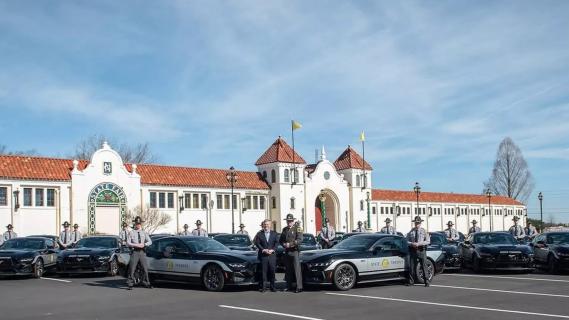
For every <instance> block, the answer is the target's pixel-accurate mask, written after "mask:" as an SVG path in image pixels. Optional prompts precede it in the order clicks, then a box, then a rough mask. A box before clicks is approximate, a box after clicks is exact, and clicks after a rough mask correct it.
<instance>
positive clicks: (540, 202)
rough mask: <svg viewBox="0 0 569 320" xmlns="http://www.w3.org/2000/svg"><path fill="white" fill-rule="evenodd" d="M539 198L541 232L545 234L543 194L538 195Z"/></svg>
mask: <svg viewBox="0 0 569 320" xmlns="http://www.w3.org/2000/svg"><path fill="white" fill-rule="evenodd" d="M537 198H538V199H539V216H540V217H539V224H540V226H539V227H540V229H541V230H540V232H543V231H542V230H543V194H542V193H541V192H540V193H539V194H538V195H537Z"/></svg>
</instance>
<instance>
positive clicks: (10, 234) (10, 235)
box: [8, 231, 12, 240]
mask: <svg viewBox="0 0 569 320" xmlns="http://www.w3.org/2000/svg"><path fill="white" fill-rule="evenodd" d="M10 239H12V231H8V240H10Z"/></svg>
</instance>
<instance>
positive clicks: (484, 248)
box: [476, 244, 531, 254]
mask: <svg viewBox="0 0 569 320" xmlns="http://www.w3.org/2000/svg"><path fill="white" fill-rule="evenodd" d="M476 248H477V249H478V251H479V252H480V253H491V254H498V253H500V252H503V251H508V252H512V251H514V252H516V251H519V252H521V253H530V252H531V249H530V247H529V246H526V245H508V244H487V245H476Z"/></svg>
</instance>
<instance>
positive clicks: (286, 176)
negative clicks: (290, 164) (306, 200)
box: [284, 169, 290, 183]
mask: <svg viewBox="0 0 569 320" xmlns="http://www.w3.org/2000/svg"><path fill="white" fill-rule="evenodd" d="M284 182H285V183H288V182H290V174H289V171H288V169H285V170H284Z"/></svg>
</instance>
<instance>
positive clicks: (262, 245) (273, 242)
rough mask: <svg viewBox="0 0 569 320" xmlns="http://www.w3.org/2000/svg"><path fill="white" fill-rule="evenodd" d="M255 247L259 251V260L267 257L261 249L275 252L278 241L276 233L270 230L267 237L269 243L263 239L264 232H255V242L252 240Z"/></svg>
mask: <svg viewBox="0 0 569 320" xmlns="http://www.w3.org/2000/svg"><path fill="white" fill-rule="evenodd" d="M254 243H255V246H257V249H258V250H259V251H258V253H259V258H261V257H263V256H265V257H266V256H267V255H266V254H263V249H271V250H275V253H273V254H276V251H277V246H278V244H279V239H278V238H277V233H276V232H274V231H273V230H271V233H270V235H269V241H267V238H266V237H265V231H263V230H261V231H259V232H257V234H256V235H255V240H254Z"/></svg>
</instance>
